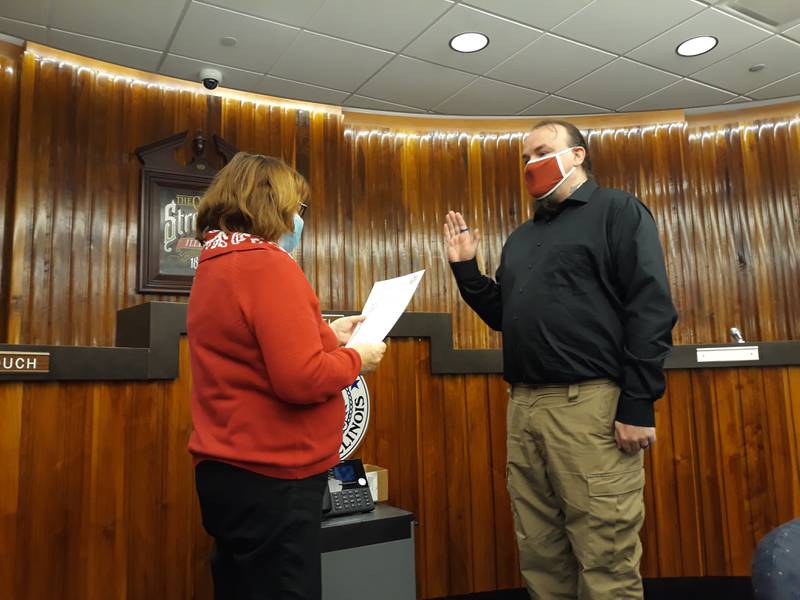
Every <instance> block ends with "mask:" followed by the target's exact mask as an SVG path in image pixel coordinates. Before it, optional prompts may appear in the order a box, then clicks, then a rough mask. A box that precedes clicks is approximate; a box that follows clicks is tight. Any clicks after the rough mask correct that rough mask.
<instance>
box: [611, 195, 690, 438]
mask: <svg viewBox="0 0 800 600" xmlns="http://www.w3.org/2000/svg"><path fill="white" fill-rule="evenodd" d="M613 239H614V242H613V243H614V247H613V248H612V252H613V255H614V263H615V267H616V271H617V281H618V284H619V285H620V289H621V290H622V293H623V298H622V300H623V305H624V309H623V327H624V332H625V342H624V348H623V365H622V381H621V388H622V391H621V394H620V398H619V404H618V405H617V417H616V420H617V421H618V422H619V423H621V424H626V425H633V426H637V427H654V426H655V413H654V410H653V402H655V401H656V400H658V399H659V398H660V397H661V396H662V395H663V394H664V389H665V387H666V383H665V378H664V361H665V360H666V359H667V356H668V355H669V352H670V350H671V349H672V328H673V326H674V325H675V322H676V321H677V317H678V315H677V313H676V312H675V307H674V306H673V304H672V297H671V295H670V291H669V282H668V280H667V271H666V268H665V266H664V254H663V251H662V249H661V243H660V241H659V239H658V230H657V229H656V223H655V221H654V220H653V216H652V214H651V213H650V211H649V210H648V209H647V207H645V206H644V205H643V204H642V203H641V202H639V201H638V200H637V199H636V198H633V197H629V198H627V200H626V202H625V205H624V207H623V208H622V210H621V211H620V212H619V213H618V214H617V216H616V219H615V223H614V236H613ZM619 429H620V428H619V427H617V430H618V433H619Z"/></svg>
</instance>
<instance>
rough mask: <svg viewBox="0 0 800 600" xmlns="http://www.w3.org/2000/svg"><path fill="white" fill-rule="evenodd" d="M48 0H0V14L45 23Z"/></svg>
mask: <svg viewBox="0 0 800 600" xmlns="http://www.w3.org/2000/svg"><path fill="white" fill-rule="evenodd" d="M49 6H50V0H25V2H20V1H19V0H0V15H3V17H2V18H5V19H14V20H15V21H25V22H26V23H34V24H37V25H47V9H48V8H49Z"/></svg>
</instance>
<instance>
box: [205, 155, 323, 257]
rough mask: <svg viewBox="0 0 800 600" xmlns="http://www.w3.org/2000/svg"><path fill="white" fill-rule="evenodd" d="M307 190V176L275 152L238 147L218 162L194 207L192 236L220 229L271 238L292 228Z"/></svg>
mask: <svg viewBox="0 0 800 600" xmlns="http://www.w3.org/2000/svg"><path fill="white" fill-rule="evenodd" d="M309 195H310V190H309V187H308V182H306V180H305V179H304V178H303V176H302V175H300V173H298V172H297V171H295V170H294V169H293V168H292V167H290V166H289V165H287V164H286V163H285V162H283V161H282V160H280V159H279V158H273V157H272V156H264V155H263V154H248V153H247V152H239V153H238V154H237V155H236V156H234V157H233V159H232V160H231V162H229V163H228V164H227V165H225V167H223V168H222V169H221V170H220V172H219V173H217V176H216V177H215V178H214V181H212V182H211V185H210V186H209V188H208V190H206V193H205V194H204V195H203V199H202V200H201V201H200V206H198V208H197V239H198V240H199V241H201V242H203V241H204V236H205V234H206V232H208V231H211V230H213V229H220V230H222V231H224V232H225V233H231V232H234V231H238V232H241V233H251V234H253V235H257V236H259V237H261V238H263V239H265V240H269V241H271V242H274V241H276V240H277V239H279V238H280V237H281V236H282V235H283V234H284V233H288V232H290V231H292V230H293V228H294V224H293V222H292V221H293V218H294V213H296V212H297V210H298V209H299V207H300V204H301V203H306V202H307V201H308V197H309Z"/></svg>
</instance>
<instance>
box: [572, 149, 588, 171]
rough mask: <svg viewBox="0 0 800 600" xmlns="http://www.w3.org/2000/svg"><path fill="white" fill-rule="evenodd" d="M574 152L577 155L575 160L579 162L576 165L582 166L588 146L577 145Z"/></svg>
mask: <svg viewBox="0 0 800 600" xmlns="http://www.w3.org/2000/svg"><path fill="white" fill-rule="evenodd" d="M572 152H573V153H574V155H575V162H576V163H577V164H576V165H575V166H576V167H580V166H581V165H582V164H583V161H584V160H586V148H584V147H583V146H576V147H575V148H573V149H572Z"/></svg>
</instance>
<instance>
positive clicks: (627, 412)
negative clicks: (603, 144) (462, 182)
mask: <svg viewBox="0 0 800 600" xmlns="http://www.w3.org/2000/svg"><path fill="white" fill-rule="evenodd" d="M522 149H523V162H524V174H525V183H526V187H527V189H528V191H529V192H530V194H531V196H532V197H533V198H534V199H535V201H536V211H535V215H534V218H533V219H532V220H530V221H527V222H525V223H523V224H522V225H520V227H518V228H517V229H516V230H515V231H514V232H513V233H512V234H511V235H510V237H509V238H508V240H507V241H506V243H505V245H504V247H503V252H502V255H501V258H500V265H499V267H498V269H497V272H496V275H495V280H494V281H493V280H492V279H490V278H489V277H486V276H484V275H482V274H481V272H480V271H479V269H478V266H477V262H476V260H475V254H476V251H477V247H478V242H479V241H480V233H479V232H478V231H477V230H472V229H470V228H469V226H468V225H467V224H466V222H465V221H464V218H463V216H462V215H461V214H460V213H456V212H450V213H449V214H448V215H447V219H446V223H445V239H446V247H447V255H448V259H449V261H450V264H451V268H452V270H453V273H454V275H455V277H456V281H457V283H458V287H459V291H460V292H461V295H462V297H463V298H464V300H465V301H466V302H467V304H469V305H470V307H472V309H473V310H475V312H477V313H478V315H479V316H480V317H481V318H482V319H483V320H484V321H485V322H486V323H487V325H489V326H490V327H491V328H492V329H495V330H498V331H502V332H503V360H504V372H505V379H506V380H507V381H508V382H509V383H510V384H511V386H512V388H511V393H510V399H509V409H508V488H509V493H510V495H511V498H512V512H513V513H514V521H515V527H516V530H517V539H518V543H519V549H520V564H521V570H522V574H523V577H524V579H525V581H526V585H527V587H528V590H529V592H530V594H531V597H533V598H547V599H551V598H609V599H611V598H613V599H615V600H616V599H620V598H641V597H642V585H641V577H640V575H639V562H640V558H641V543H640V542H639V537H638V532H639V529H640V528H641V525H642V522H643V520H644V504H643V487H644V468H643V456H642V450H643V449H645V448H647V447H649V446H650V445H651V444H653V443H654V442H655V440H656V432H655V419H654V413H653V402H654V401H655V400H657V399H658V398H660V397H661V396H662V395H663V393H664V387H665V383H664V375H663V365H664V360H665V359H666V357H667V354H668V353H669V351H670V348H671V346H672V334H671V331H672V327H673V326H674V324H675V321H676V319H677V315H676V313H675V309H674V307H673V305H672V300H671V297H670V292H669V285H668V281H667V276H666V270H665V268H664V258H663V255H662V250H661V245H660V243H659V239H658V232H657V230H656V225H655V222H654V220H653V217H652V215H651V213H650V211H649V210H648V209H647V207H646V206H644V205H643V204H642V203H641V202H639V200H637V199H636V198H635V197H633V196H631V195H630V194H627V193H625V192H621V191H618V190H611V189H606V188H601V187H599V186H598V185H597V184H596V183H595V181H594V180H593V179H592V178H591V176H590V175H591V162H590V159H589V154H588V147H587V144H586V141H585V139H584V137H583V135H582V134H581V132H580V131H579V130H578V129H577V128H575V127H574V126H573V125H572V124H570V123H567V122H563V121H545V122H542V123H539V124H537V125H536V127H535V128H534V129H533V130H532V131H531V132H530V133H529V134H528V135H527V136H526V137H525V139H524V140H523V146H522Z"/></svg>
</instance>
